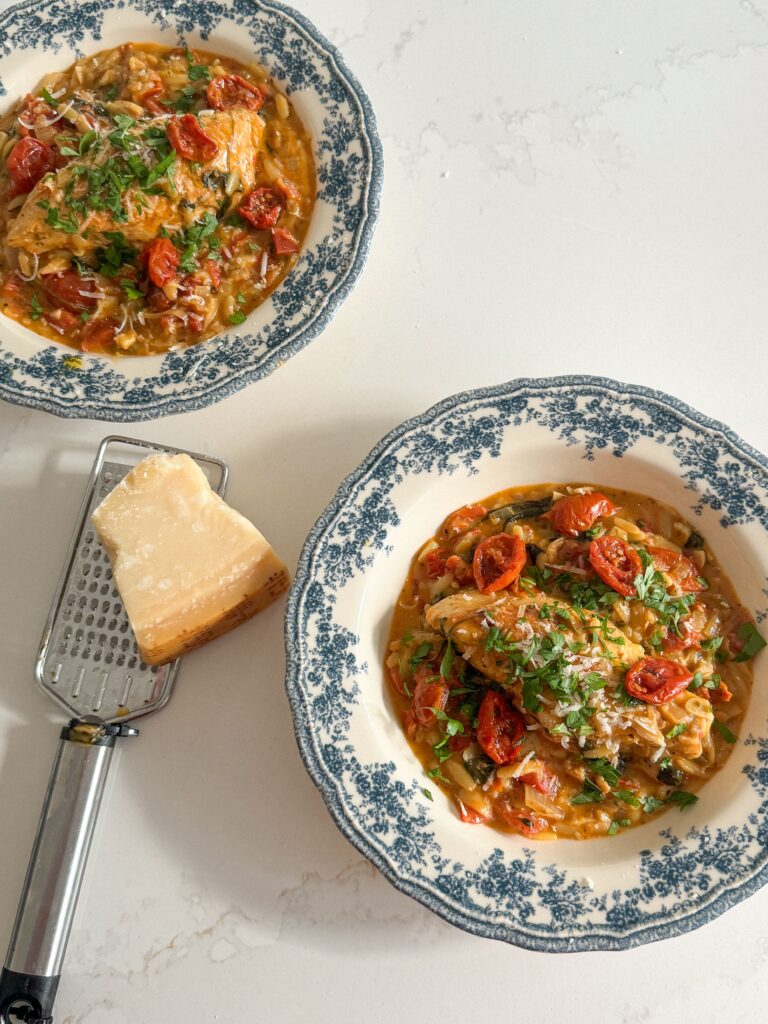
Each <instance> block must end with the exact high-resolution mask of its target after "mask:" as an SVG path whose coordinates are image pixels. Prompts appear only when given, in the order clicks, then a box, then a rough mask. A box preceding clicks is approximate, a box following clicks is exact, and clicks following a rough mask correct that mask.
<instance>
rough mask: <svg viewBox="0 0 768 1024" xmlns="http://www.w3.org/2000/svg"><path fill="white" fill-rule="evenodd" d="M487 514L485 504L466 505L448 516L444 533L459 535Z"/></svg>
mask: <svg viewBox="0 0 768 1024" xmlns="http://www.w3.org/2000/svg"><path fill="white" fill-rule="evenodd" d="M487 515H488V512H487V510H486V508H485V506H484V505H464V506H462V508H459V509H457V510H456V511H455V512H452V513H451V514H450V515H449V516H448V518H447V519H446V520H445V523H444V524H443V529H442V534H443V536H444V537H458V536H460V535H461V534H462V533H466V532H467V530H468V529H469V528H470V526H472V525H473V524H474V523H476V522H477V521H478V520H480V519H484V518H485V517H486V516H487Z"/></svg>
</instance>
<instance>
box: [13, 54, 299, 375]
mask: <svg viewBox="0 0 768 1024" xmlns="http://www.w3.org/2000/svg"><path fill="white" fill-rule="evenodd" d="M314 198H315V174H314V163H313V158H312V147H311V142H310V139H309V136H308V134H307V132H306V130H305V129H304V127H303V125H302V123H301V121H300V120H299V118H298V117H297V115H296V112H295V111H294V109H293V107H292V105H291V104H290V102H289V101H288V100H287V98H286V97H285V96H284V95H283V94H282V93H280V92H279V91H278V90H277V88H276V87H275V85H274V84H273V83H272V82H271V81H270V80H269V77H268V75H267V73H266V72H265V71H264V69H263V68H261V67H260V66H258V65H256V64H248V65H244V64H242V63H239V62H238V61H235V60H232V59H231V58H228V57H222V56H217V55H215V54H212V53H206V52H204V51H201V50H196V51H194V52H192V51H190V50H186V49H183V48H170V47H163V46H156V45H153V44H136V43H128V44H126V45H124V46H120V47H118V48H116V49H112V50H105V51H103V52H102V53H98V54H95V55H93V56H90V57H84V58H82V59H81V60H79V61H77V63H76V64H74V65H73V66H72V67H70V68H69V69H67V70H66V71H62V72H55V73H52V74H50V75H47V76H46V78H45V79H43V81H42V82H41V83H40V85H39V87H38V88H37V89H36V90H35V92H34V93H30V94H29V95H27V96H26V97H24V99H22V100H20V101H19V102H18V103H16V105H15V106H14V108H13V109H12V110H10V111H8V112H7V113H6V114H5V115H4V116H3V117H2V118H0V231H1V232H2V238H3V245H2V249H1V250H0V309H2V311H3V312H5V313H6V314H7V315H8V316H11V317H13V318H14V319H15V320H18V321H19V322H20V323H23V324H24V325H25V326H26V327H29V328H30V329H31V330H33V331H36V332H37V333H38V334H42V335H44V336H45V337H47V338H53V339H56V340H58V341H62V342H65V343H66V344H68V345H72V346H74V347H75V348H79V349H82V350H84V351H90V352H108V353H116V354H120V353H126V354H135V355H146V354H148V353H154V352H163V351H165V350H167V349H169V348H171V347H174V346H186V345H190V344H193V343H195V342H198V341H200V340H202V339H204V338H209V337H211V336H212V335H214V334H217V333H218V332H219V331H221V330H224V329H225V328H227V327H228V326H230V325H232V324H239V323H242V322H243V320H245V318H246V316H247V314H248V313H249V312H250V311H251V310H252V309H253V308H254V307H255V306H257V305H258V304H259V303H260V302H263V301H264V299H265V298H266V297H267V296H268V295H269V294H270V292H271V291H272V290H273V289H274V288H275V287H276V286H277V285H278V284H279V283H280V281H281V280H282V279H283V277H284V276H285V275H286V273H287V272H288V271H289V270H290V269H291V267H292V266H293V264H294V263H295V261H296V258H297V253H298V251H299V249H300V247H301V244H302V242H303V240H304V237H305V234H306V231H307V226H308V223H309V217H310V214H311V212H312V207H313V204H314Z"/></svg>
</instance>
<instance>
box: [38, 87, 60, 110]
mask: <svg viewBox="0 0 768 1024" xmlns="http://www.w3.org/2000/svg"><path fill="white" fill-rule="evenodd" d="M42 93H43V99H44V100H45V102H46V103H47V104H48V106H49V107H53V108H54V109H55V108H56V107H58V105H59V101H58V100H57V99H56V97H55V96H54V95H53V93H50V92H49V91H48V90H47V89H43V90H42Z"/></svg>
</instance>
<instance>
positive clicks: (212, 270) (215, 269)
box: [203, 260, 221, 288]
mask: <svg viewBox="0 0 768 1024" xmlns="http://www.w3.org/2000/svg"><path fill="white" fill-rule="evenodd" d="M203 270H205V272H206V273H207V274H208V279H209V280H210V282H211V286H212V287H213V288H218V287H219V285H220V284H221V267H220V266H219V261H218V260H206V261H205V263H203Z"/></svg>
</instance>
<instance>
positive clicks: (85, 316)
mask: <svg viewBox="0 0 768 1024" xmlns="http://www.w3.org/2000/svg"><path fill="white" fill-rule="evenodd" d="M80 319H81V320H82V321H83V323H84V324H87V323H88V321H89V320H90V319H91V314H90V313H89V312H88V311H87V310H85V309H84V310H83V312H82V313H81V314H80Z"/></svg>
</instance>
